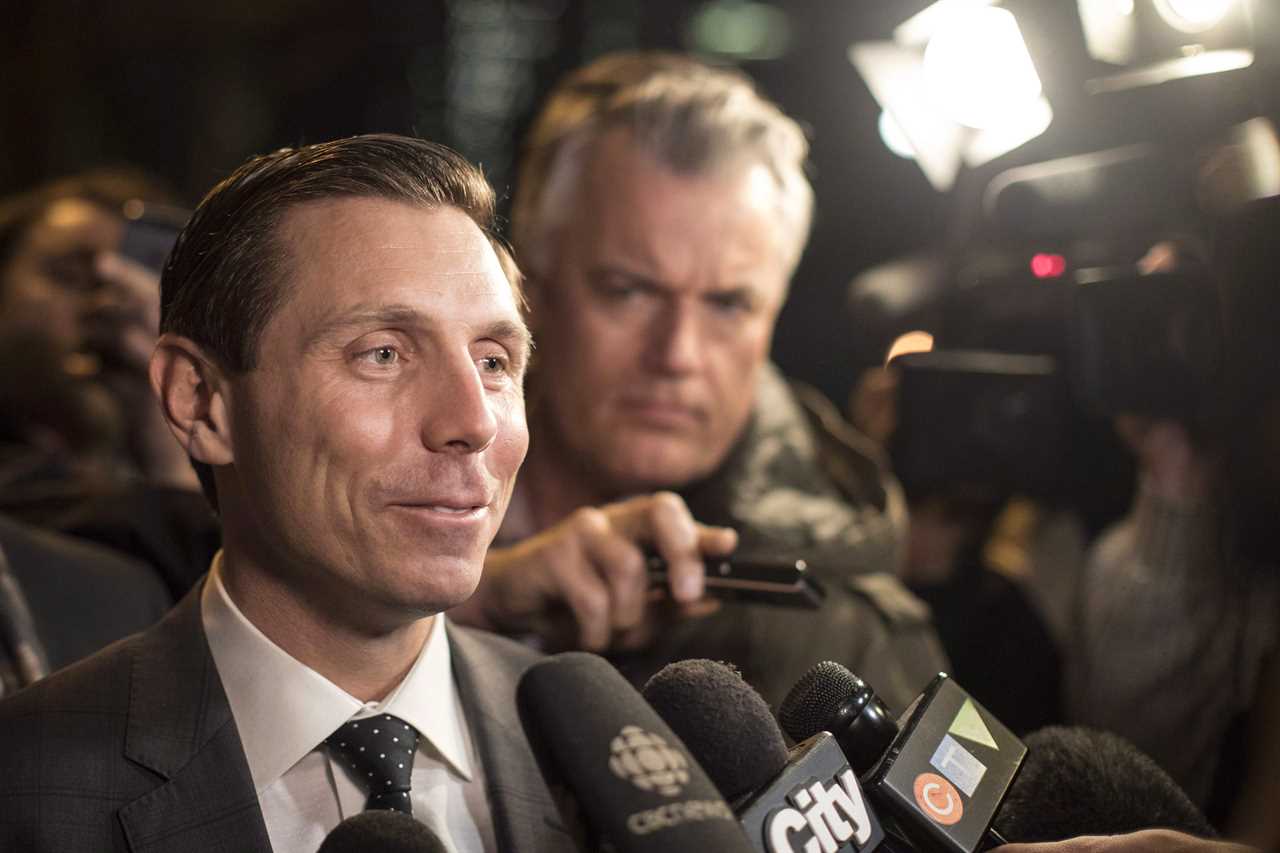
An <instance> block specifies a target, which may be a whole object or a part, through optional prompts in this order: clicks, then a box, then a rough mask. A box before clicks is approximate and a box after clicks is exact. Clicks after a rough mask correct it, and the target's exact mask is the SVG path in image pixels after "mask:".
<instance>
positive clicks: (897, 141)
mask: <svg viewBox="0 0 1280 853" xmlns="http://www.w3.org/2000/svg"><path fill="white" fill-rule="evenodd" d="M877 127H878V128H879V129H880V141H881V142H883V143H884V147H885V148H888V149H889V150H890V151H892V152H893V153H894V154H897V155H898V156H899V157H901V158H902V159H904V160H914V159H915V157H916V149H915V148H914V147H913V146H912V145H911V140H910V139H908V138H907V134H906V133H905V132H903V130H902V125H900V124H898V122H897V121H896V120H895V119H894V117H893V116H892V115H891V114H890V113H889V111H888V110H881V111H880V121H879V122H878V123H877Z"/></svg>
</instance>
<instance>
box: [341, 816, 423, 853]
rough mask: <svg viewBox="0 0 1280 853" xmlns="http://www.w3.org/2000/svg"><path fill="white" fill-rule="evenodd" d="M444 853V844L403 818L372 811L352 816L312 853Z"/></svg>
mask: <svg viewBox="0 0 1280 853" xmlns="http://www.w3.org/2000/svg"><path fill="white" fill-rule="evenodd" d="M357 851H358V853H447V850H446V848H445V846H444V842H442V841H441V840H440V838H439V837H438V836H437V835H436V834H435V833H434V832H432V831H431V829H430V828H429V827H427V826H426V825H425V824H423V823H420V822H419V821H417V820H414V819H413V818H412V817H410V816H409V815H407V814H404V813H403V812H397V811H389V810H386V809H375V810H372V811H367V812H361V813H360V814H357V815H353V816H351V817H349V818H347V819H346V820H344V821H343V822H342V823H340V824H338V825H337V826H336V827H334V829H333V832H330V833H329V834H328V835H327V836H325V839H324V843H323V844H321V845H320V849H319V850H317V851H316V853H357Z"/></svg>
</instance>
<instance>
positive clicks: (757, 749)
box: [641, 660, 788, 801]
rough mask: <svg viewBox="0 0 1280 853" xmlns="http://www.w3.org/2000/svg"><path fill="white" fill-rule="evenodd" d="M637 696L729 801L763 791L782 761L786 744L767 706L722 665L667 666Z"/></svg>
mask: <svg viewBox="0 0 1280 853" xmlns="http://www.w3.org/2000/svg"><path fill="white" fill-rule="evenodd" d="M641 693H642V695H643V696H644V698H645V700H646V701H647V702H648V703H649V704H650V705H652V706H653V708H654V710H656V711H657V712H658V713H659V714H661V715H662V718H663V719H664V720H666V722H667V724H668V725H669V726H671V729H672V731H674V732H675V733H676V734H677V735H678V736H679V737H680V739H681V740H683V741H684V742H685V745H687V746H688V747H689V751H690V752H692V753H693V754H694V755H695V756H697V758H698V760H699V761H700V762H701V763H702V766H703V768H704V769H705V770H706V771H707V775H708V776H710V777H711V781H712V782H714V783H715V786H716V787H717V788H719V789H720V793H722V794H723V795H724V796H725V797H726V798H727V799H729V800H730V801H734V800H737V799H738V798H739V797H741V796H743V795H745V794H748V793H751V792H753V791H756V790H758V789H760V788H762V787H764V785H765V784H767V783H768V782H769V780H771V779H772V778H773V777H774V776H775V775H777V773H778V771H779V770H781V769H782V767H783V765H785V764H786V763H787V757H788V755H787V745H786V743H785V742H784V741H783V739H782V732H781V731H780V730H779V729H778V724H777V723H776V722H775V721H774V719H773V714H772V712H770V710H769V705H768V704H767V703H766V702H765V701H764V698H763V697H762V696H761V695H760V694H759V693H757V692H756V691H755V689H754V688H752V687H751V685H749V684H747V682H746V681H745V680H743V678H742V676H741V674H739V673H738V671H737V670H735V669H732V668H731V667H729V666H726V665H725V664H722V663H718V662H716V661H712V660H683V661H677V662H675V663H672V664H668V665H667V666H665V667H663V668H662V669H661V670H660V671H658V673H657V674H655V675H654V676H653V677H652V678H650V679H649V681H648V683H647V684H645V686H644V690H643V691H641Z"/></svg>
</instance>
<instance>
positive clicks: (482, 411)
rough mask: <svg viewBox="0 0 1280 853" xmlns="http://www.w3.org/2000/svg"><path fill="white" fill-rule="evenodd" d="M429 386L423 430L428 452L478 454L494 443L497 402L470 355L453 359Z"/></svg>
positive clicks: (426, 394) (424, 408)
mask: <svg viewBox="0 0 1280 853" xmlns="http://www.w3.org/2000/svg"><path fill="white" fill-rule="evenodd" d="M454 362H456V363H454ZM426 384H427V386H428V387H427V389H426V393H424V394H423V395H422V402H421V406H422V426H421V431H422V443H423V444H424V445H425V446H426V447H427V448H428V449H429V450H433V451H435V452H437V453H477V452H479V451H481V450H484V449H485V448H487V447H488V446H489V445H490V444H492V443H493V440H494V438H495V437H496V436H497V434H498V418H497V416H496V414H495V412H494V408H493V407H494V403H493V400H492V399H491V398H490V393H489V391H488V390H487V389H486V388H485V386H484V381H483V379H482V378H481V376H480V372H479V370H478V369H477V368H476V365H475V362H474V361H472V360H471V358H470V356H469V355H463V356H460V357H458V358H456V359H453V360H451V362H450V364H449V365H447V366H444V367H442V368H441V370H440V372H439V373H437V374H436V375H435V376H434V377H433V378H432V379H431V380H429V381H428V382H427V383H426Z"/></svg>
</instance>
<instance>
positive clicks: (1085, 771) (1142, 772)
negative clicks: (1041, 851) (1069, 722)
mask: <svg viewBox="0 0 1280 853" xmlns="http://www.w3.org/2000/svg"><path fill="white" fill-rule="evenodd" d="M1025 742H1026V745H1027V758H1026V760H1025V761H1024V762H1023V764H1022V770H1021V772H1020V773H1019V775H1018V777H1017V778H1016V779H1015V780H1014V783H1013V785H1012V786H1011V787H1010V789H1009V793H1008V794H1007V795H1006V797H1005V800H1004V802H1003V803H1002V804H1001V806H1000V809H999V810H998V811H997V812H996V816H995V825H996V828H997V829H999V830H1000V833H1001V834H1002V835H1003V836H1004V837H1005V838H1007V839H1008V840H1009V841H1018V842H1035V841H1061V840H1064V839H1067V838H1073V837H1075V836H1078V835H1120V834H1124V833H1129V832H1135V831H1137V830H1140V829H1147V828H1150V827H1163V828H1167V829H1175V830H1179V831H1181V832H1186V833H1190V834H1191V835H1197V836H1204V837H1212V836H1213V835H1214V834H1215V833H1214V831H1213V828H1212V827H1211V826H1210V825H1209V822H1208V821H1207V820H1206V819H1205V817H1204V815H1202V814H1201V813H1200V810H1199V809H1197V808H1196V807H1195V805H1194V804H1193V803H1192V802H1191V800H1190V798H1189V797H1187V795H1186V794H1185V793H1184V792H1183V790H1182V789H1181V788H1180V787H1178V784H1177V783H1176V782H1174V781H1173V779H1172V778H1170V776H1169V774H1168V773H1166V772H1165V771H1164V770H1162V769H1161V768H1160V766H1159V765H1157V764H1156V763H1155V761H1153V760H1152V759H1151V758H1149V757H1148V756H1147V755H1146V754H1145V753H1143V752H1141V751H1140V750H1139V749H1138V748H1137V747H1136V746H1134V745H1133V744H1131V743H1130V742H1129V741H1127V740H1125V739H1124V738H1122V737H1120V736H1118V735H1115V734H1111V733H1110V732H1102V731H1096V730H1093V729H1086V728H1078V727H1065V726H1050V727H1048V728H1044V729H1040V730H1039V731H1036V732H1033V733H1032V734H1030V735H1028V736H1027V737H1026V738H1025Z"/></svg>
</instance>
